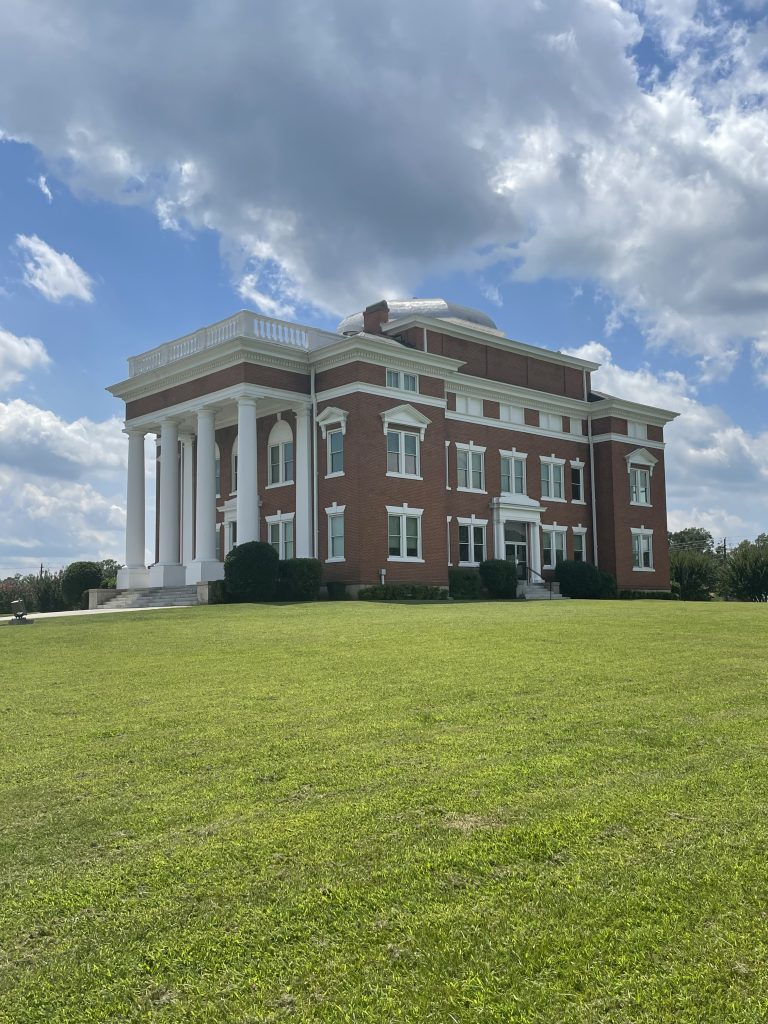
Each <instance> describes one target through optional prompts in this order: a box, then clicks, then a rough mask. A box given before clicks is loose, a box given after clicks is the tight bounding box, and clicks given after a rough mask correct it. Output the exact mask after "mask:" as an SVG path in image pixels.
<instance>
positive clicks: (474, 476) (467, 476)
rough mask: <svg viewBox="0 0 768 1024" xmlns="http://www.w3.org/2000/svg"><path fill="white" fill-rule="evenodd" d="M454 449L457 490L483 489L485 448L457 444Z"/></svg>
mask: <svg viewBox="0 0 768 1024" xmlns="http://www.w3.org/2000/svg"><path fill="white" fill-rule="evenodd" d="M456 449H457V451H456V464H457V468H458V482H459V490H460V491H462V490H463V491H485V448H480V447H478V446H477V445H473V444H468V445H465V444H457V445H456Z"/></svg>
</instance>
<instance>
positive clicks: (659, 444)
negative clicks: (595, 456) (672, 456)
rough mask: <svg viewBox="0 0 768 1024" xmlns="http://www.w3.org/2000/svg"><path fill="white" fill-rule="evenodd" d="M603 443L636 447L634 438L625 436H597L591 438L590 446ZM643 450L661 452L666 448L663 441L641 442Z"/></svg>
mask: <svg viewBox="0 0 768 1024" xmlns="http://www.w3.org/2000/svg"><path fill="white" fill-rule="evenodd" d="M604 441H618V442H619V443H620V444H627V445H632V447H633V448H636V447H637V438H636V437H627V436H626V435H625V434H597V435H596V436H595V437H593V438H592V444H601V443H603V442H604ZM643 446H644V447H645V448H658V449H659V450H662V449H664V448H666V447H667V445H666V442H665V441H643Z"/></svg>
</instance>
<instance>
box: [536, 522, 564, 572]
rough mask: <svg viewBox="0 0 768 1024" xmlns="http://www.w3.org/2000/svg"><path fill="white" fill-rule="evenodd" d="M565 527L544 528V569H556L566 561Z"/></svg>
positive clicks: (542, 548)
mask: <svg viewBox="0 0 768 1024" xmlns="http://www.w3.org/2000/svg"><path fill="white" fill-rule="evenodd" d="M566 529H567V527H565V526H542V528H541V532H542V540H541V557H542V564H543V568H544V569H554V568H555V566H556V565H557V563H558V562H562V561H563V560H564V559H565V534H566Z"/></svg>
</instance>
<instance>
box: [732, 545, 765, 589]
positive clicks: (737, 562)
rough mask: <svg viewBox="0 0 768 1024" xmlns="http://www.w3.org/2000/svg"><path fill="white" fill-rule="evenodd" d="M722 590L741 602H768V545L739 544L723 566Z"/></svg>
mask: <svg viewBox="0 0 768 1024" xmlns="http://www.w3.org/2000/svg"><path fill="white" fill-rule="evenodd" d="M720 590H721V593H722V594H723V595H724V596H725V597H735V598H738V599H739V600H740V601H768V544H764V543H759V544H750V543H749V541H744V543H743V544H739V546H738V547H737V548H735V549H734V550H733V551H732V552H731V554H730V555H729V556H728V559H727V561H726V563H725V565H724V566H723V569H722V574H721V577H720Z"/></svg>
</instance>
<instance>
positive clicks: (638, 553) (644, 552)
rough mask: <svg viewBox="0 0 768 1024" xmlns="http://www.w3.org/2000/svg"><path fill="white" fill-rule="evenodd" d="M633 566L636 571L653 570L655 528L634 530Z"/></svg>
mask: <svg viewBox="0 0 768 1024" xmlns="http://www.w3.org/2000/svg"><path fill="white" fill-rule="evenodd" d="M632 568H633V570H634V571H635V572H653V530H646V529H645V527H640V529H639V530H636V529H633V530H632Z"/></svg>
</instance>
